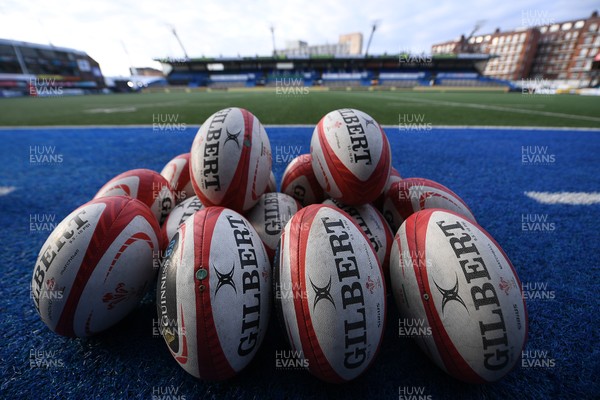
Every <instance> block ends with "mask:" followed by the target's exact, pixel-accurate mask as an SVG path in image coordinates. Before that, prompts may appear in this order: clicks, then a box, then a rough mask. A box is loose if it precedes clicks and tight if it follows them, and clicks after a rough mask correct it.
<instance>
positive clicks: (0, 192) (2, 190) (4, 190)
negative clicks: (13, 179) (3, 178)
mask: <svg viewBox="0 0 600 400" xmlns="http://www.w3.org/2000/svg"><path fill="white" fill-rule="evenodd" d="M15 190H17V188H16V187H14V186H0V196H6V195H7V194H10V193H12V192H14V191H15Z"/></svg>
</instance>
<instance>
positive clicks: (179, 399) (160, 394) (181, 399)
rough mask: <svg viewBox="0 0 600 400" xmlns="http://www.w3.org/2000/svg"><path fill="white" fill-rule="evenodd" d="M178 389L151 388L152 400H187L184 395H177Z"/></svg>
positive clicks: (174, 387) (172, 386) (171, 386)
mask: <svg viewBox="0 0 600 400" xmlns="http://www.w3.org/2000/svg"><path fill="white" fill-rule="evenodd" d="M179 389H180V388H178V387H176V386H174V385H170V386H152V400H187V399H186V396H185V394H181V393H179Z"/></svg>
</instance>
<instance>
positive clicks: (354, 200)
mask: <svg viewBox="0 0 600 400" xmlns="http://www.w3.org/2000/svg"><path fill="white" fill-rule="evenodd" d="M310 154H311V155H312V167H313V170H314V172H315V176H316V177H317V181H318V182H319V184H320V185H321V187H322V188H323V189H324V190H325V192H326V193H327V194H329V196H331V197H332V198H334V199H338V200H340V201H342V202H344V203H345V204H349V205H360V204H366V203H371V202H373V201H374V200H375V199H376V198H377V197H379V195H380V194H381V193H382V192H383V189H384V187H385V184H386V182H387V180H388V177H389V176H390V170H391V168H392V154H391V151H390V145H389V143H388V139H387V136H386V135H385V132H384V131H383V129H382V128H381V126H380V125H379V124H378V123H377V122H376V121H375V120H374V119H373V118H371V117H370V116H369V115H368V114H366V113H364V112H362V111H359V110H354V109H350V108H346V109H341V110H335V111H332V112H330V113H329V114H327V115H325V116H324V117H323V118H322V119H321V121H319V124H318V125H317V127H316V128H315V130H314V132H313V135H312V139H311V142H310Z"/></svg>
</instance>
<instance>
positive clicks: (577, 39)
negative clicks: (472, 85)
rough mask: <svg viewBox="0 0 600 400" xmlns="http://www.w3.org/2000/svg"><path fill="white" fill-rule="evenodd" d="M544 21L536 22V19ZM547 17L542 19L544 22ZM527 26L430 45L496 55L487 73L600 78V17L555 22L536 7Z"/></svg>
mask: <svg viewBox="0 0 600 400" xmlns="http://www.w3.org/2000/svg"><path fill="white" fill-rule="evenodd" d="M536 22H537V23H539V24H535V25H533V23H536ZM542 22H543V23H542ZM522 25H524V26H525V27H523V28H519V29H514V30H510V31H504V32H503V31H501V30H500V29H499V28H498V29H496V30H495V31H494V32H492V33H488V34H482V35H473V36H471V37H469V38H467V37H465V36H461V37H460V38H459V39H456V40H450V41H447V42H443V43H438V44H434V45H433V46H431V52H432V54H434V55H436V54H437V55H441V54H461V53H484V54H490V55H496V56H497V57H494V58H492V59H491V60H490V61H489V62H488V63H487V65H486V66H485V69H484V71H483V75H485V76H489V77H494V78H499V79H506V80H511V81H517V80H528V79H538V80H542V79H543V80H551V81H562V82H563V83H564V84H565V85H569V86H574V87H585V86H595V85H597V84H598V77H599V76H598V69H597V66H598V64H599V63H600V17H599V16H598V12H597V11H594V12H593V13H592V14H591V15H590V17H589V18H584V19H576V20H571V21H563V22H554V21H551V20H549V18H547V17H545V16H544V15H536V13H535V12H534V10H526V11H524V12H523V15H522Z"/></svg>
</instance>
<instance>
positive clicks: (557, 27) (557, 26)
mask: <svg viewBox="0 0 600 400" xmlns="http://www.w3.org/2000/svg"><path fill="white" fill-rule="evenodd" d="M559 28H560V26H559V25H558V24H554V25H552V26H551V27H550V32H556V31H557V30H558V29H559Z"/></svg>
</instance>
